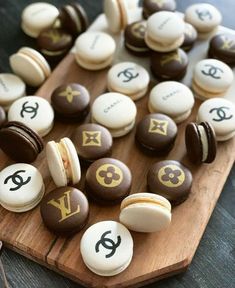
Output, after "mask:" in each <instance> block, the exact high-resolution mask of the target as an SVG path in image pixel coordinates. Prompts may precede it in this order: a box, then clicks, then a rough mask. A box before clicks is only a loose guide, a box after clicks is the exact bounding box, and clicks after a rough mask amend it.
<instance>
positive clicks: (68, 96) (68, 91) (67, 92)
mask: <svg viewBox="0 0 235 288" xmlns="http://www.w3.org/2000/svg"><path fill="white" fill-rule="evenodd" d="M80 95H81V93H80V92H79V91H77V90H73V89H72V88H71V87H70V86H67V87H66V89H65V90H64V91H62V92H60V93H59V96H61V97H65V98H66V99H67V101H68V102H69V103H72V102H73V98H74V97H77V96H80Z"/></svg>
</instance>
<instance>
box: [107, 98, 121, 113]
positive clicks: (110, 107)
mask: <svg viewBox="0 0 235 288" xmlns="http://www.w3.org/2000/svg"><path fill="white" fill-rule="evenodd" d="M121 102H122V100H116V101H115V102H113V103H112V104H110V105H109V106H108V107H107V108H105V109H104V113H109V111H110V110H112V109H113V108H114V107H115V106H117V105H118V104H119V103H121Z"/></svg>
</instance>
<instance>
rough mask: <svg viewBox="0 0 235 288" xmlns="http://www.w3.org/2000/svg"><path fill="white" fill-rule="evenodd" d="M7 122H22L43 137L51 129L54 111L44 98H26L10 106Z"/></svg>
mask: <svg viewBox="0 0 235 288" xmlns="http://www.w3.org/2000/svg"><path fill="white" fill-rule="evenodd" d="M8 121H18V122H22V123H24V124H25V125H27V126H28V127H30V128H31V129H33V130H34V131H36V132H37V133H38V134H39V135H40V136H41V137H43V136H46V135H47V134H48V133H49V132H50V131H51V130H52V128H53V124H54V110H53V109H52V107H51V105H50V103H49V102H48V101H47V100H45V99H44V98H42V97H39V96H26V97H22V98H20V99H18V100H16V101H15V102H14V103H13V104H12V105H11V106H10V109H9V111H8Z"/></svg>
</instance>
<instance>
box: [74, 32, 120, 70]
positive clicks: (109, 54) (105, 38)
mask: <svg viewBox="0 0 235 288" xmlns="http://www.w3.org/2000/svg"><path fill="white" fill-rule="evenodd" d="M104 43H105V45H104ZM115 49H116V44H115V41H114V40H113V38H112V37H111V36H110V35H108V34H107V33H104V32H95V31H89V32H85V33H83V34H81V35H80V36H79V37H78V38H77V40H76V42H75V58H76V61H77V63H78V65H80V66H81V67H82V68H84V69H87V70H101V69H104V68H106V67H108V66H110V65H111V63H112V61H113V55H114V52H115Z"/></svg>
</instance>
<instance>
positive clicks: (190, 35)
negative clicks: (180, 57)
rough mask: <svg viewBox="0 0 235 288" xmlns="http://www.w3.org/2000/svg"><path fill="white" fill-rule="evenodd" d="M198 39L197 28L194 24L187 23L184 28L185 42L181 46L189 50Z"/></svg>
mask: <svg viewBox="0 0 235 288" xmlns="http://www.w3.org/2000/svg"><path fill="white" fill-rule="evenodd" d="M196 40H197V30H196V29H195V28H194V27H193V25H191V24H189V23H185V30H184V42H183V44H182V45H181V48H182V49H183V50H184V51H186V52H188V51H190V50H191V49H192V48H193V45H194V43H195V42H196Z"/></svg>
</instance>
